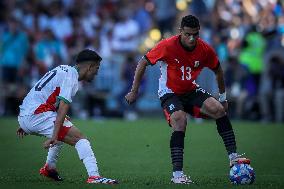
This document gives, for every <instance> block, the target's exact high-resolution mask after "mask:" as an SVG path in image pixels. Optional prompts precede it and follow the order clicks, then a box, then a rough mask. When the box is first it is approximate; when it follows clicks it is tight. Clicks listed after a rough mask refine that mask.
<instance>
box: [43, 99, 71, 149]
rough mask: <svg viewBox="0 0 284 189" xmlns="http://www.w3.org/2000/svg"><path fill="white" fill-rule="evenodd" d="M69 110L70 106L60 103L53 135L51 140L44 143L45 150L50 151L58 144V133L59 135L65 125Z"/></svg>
mask: <svg viewBox="0 0 284 189" xmlns="http://www.w3.org/2000/svg"><path fill="white" fill-rule="evenodd" d="M68 109H69V104H67V103H65V102H64V101H63V100H61V101H60V103H59V108H58V110H57V116H56V120H55V123H54V130H53V135H52V137H51V138H50V139H48V140H47V141H45V142H44V148H46V149H48V148H50V147H52V146H54V145H55V144H57V143H58V141H57V139H58V133H59V130H60V127H61V126H62V125H63V122H64V119H65V117H66V114H67V112H68Z"/></svg>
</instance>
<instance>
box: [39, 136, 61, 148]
mask: <svg viewBox="0 0 284 189" xmlns="http://www.w3.org/2000/svg"><path fill="white" fill-rule="evenodd" d="M58 142H59V141H58V140H57V139H55V138H50V139H48V140H46V141H45V142H44V143H43V147H44V148H45V149H48V148H51V147H53V146H54V145H56V144H57V143H58Z"/></svg>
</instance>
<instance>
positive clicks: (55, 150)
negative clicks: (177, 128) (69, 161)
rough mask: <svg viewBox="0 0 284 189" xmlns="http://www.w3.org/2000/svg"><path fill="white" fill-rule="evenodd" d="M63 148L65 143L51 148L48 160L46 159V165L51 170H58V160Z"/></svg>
mask: <svg viewBox="0 0 284 189" xmlns="http://www.w3.org/2000/svg"><path fill="white" fill-rule="evenodd" d="M62 146H63V142H59V143H57V144H56V145H54V146H53V147H51V148H49V150H48V154H47V158H46V163H47V164H48V168H50V169H55V168H56V163H57V159H58V157H59V152H60V150H61V148H62Z"/></svg>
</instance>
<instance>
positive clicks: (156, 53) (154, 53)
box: [144, 40, 166, 65]
mask: <svg viewBox="0 0 284 189" xmlns="http://www.w3.org/2000/svg"><path fill="white" fill-rule="evenodd" d="M165 51H166V44H165V40H162V41H160V42H159V43H158V44H157V45H156V46H155V47H154V48H152V49H151V50H150V51H148V53H146V55H145V56H144V58H145V59H146V60H147V61H148V63H149V64H151V65H154V64H156V63H157V61H159V60H162V59H163V58H164V56H165Z"/></svg>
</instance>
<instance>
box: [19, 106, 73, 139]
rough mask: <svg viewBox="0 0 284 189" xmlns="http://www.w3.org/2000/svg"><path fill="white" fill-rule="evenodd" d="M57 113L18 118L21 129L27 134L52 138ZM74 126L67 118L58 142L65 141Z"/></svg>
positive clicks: (60, 131)
mask: <svg viewBox="0 0 284 189" xmlns="http://www.w3.org/2000/svg"><path fill="white" fill-rule="evenodd" d="M56 116H57V113H56V112H50V111H49V112H44V113H40V114H34V115H26V116H18V122H19V124H20V127H21V128H22V129H23V130H24V131H25V132H26V133H27V134H32V135H40V136H45V137H47V138H51V137H52V134H53V129H54V122H55V119H56ZM72 126H73V124H72V123H71V122H70V121H69V120H68V119H66V118H65V120H64V123H63V126H61V128H60V130H59V134H58V140H61V141H62V140H63V139H64V137H65V135H66V134H67V132H68V131H69V129H70V128H71V127H72Z"/></svg>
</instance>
